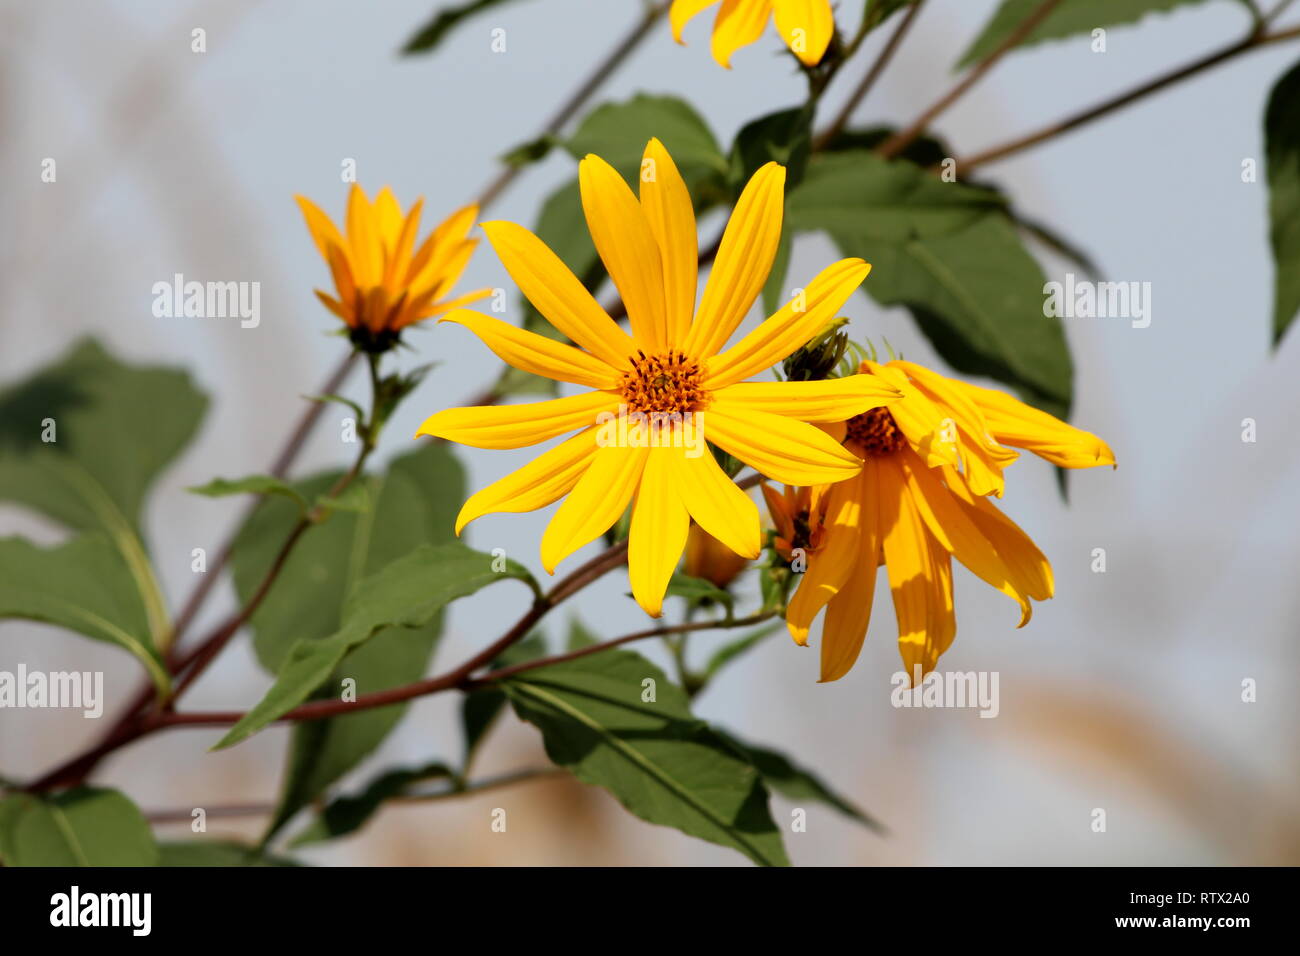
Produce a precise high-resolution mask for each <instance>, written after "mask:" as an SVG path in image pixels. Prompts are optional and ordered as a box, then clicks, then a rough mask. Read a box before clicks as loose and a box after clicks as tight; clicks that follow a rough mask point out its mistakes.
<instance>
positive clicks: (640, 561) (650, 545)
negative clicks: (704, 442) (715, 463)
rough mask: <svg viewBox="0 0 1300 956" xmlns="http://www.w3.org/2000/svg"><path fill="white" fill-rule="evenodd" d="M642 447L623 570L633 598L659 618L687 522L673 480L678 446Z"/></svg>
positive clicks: (687, 519)
mask: <svg viewBox="0 0 1300 956" xmlns="http://www.w3.org/2000/svg"><path fill="white" fill-rule="evenodd" d="M648 451H649V454H648V455H647V457H646V462H645V472H644V473H643V474H642V475H641V482H640V485H639V486H638V488H637V493H636V503H635V504H634V505H633V506H632V525H631V527H630V528H629V529H628V541H627V572H628V577H629V579H630V580H631V582H632V596H633V597H634V598H636V603H637V604H640V605H641V608H642V610H644V611H645V612H646V613H647V614H649V615H650V616H651V617H659V616H660V615H661V614H663V603H664V592H665V591H666V590H667V589H668V581H669V579H671V578H672V576H673V570H674V569H675V568H676V567H677V562H678V561H680V560H681V557H682V549H684V548H685V547H686V535H687V532H688V531H689V529H690V524H691V522H690V517H689V516H688V515H687V512H686V505H685V504H683V502H682V495H681V494H679V493H678V487H679V486H678V485H677V484H676V481H675V472H676V466H675V462H676V461H677V460H678V459H681V458H682V450H681V449H680V448H651V449H648ZM706 454H707V453H706Z"/></svg>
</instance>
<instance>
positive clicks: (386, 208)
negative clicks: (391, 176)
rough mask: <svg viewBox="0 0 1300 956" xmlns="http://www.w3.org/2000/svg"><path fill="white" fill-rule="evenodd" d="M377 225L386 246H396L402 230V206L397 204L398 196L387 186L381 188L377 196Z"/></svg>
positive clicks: (389, 247)
mask: <svg viewBox="0 0 1300 956" xmlns="http://www.w3.org/2000/svg"><path fill="white" fill-rule="evenodd" d="M375 225H376V227H377V231H378V233H379V241H380V242H381V243H382V245H383V246H384V248H386V249H393V248H395V247H396V246H397V237H398V236H399V235H400V234H401V232H402V207H401V206H399V205H398V204H397V197H396V196H394V195H393V191H392V190H391V189H389V188H388V187H387V186H385V187H384V188H383V189H381V190H379V195H378V196H376V197H375Z"/></svg>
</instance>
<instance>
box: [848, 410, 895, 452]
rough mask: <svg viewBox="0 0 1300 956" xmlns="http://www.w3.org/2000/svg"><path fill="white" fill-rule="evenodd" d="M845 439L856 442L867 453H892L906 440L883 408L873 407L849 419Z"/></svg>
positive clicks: (891, 416)
mask: <svg viewBox="0 0 1300 956" xmlns="http://www.w3.org/2000/svg"><path fill="white" fill-rule="evenodd" d="M844 437H845V439H846V440H847V441H854V442H857V443H858V444H859V445H861V446H862V449H863V451H865V452H866V453H867V454H868V455H892V454H893V453H894V452H896V451H898V450H899V449H900V448H902V447H903V445H904V443H905V442H906V441H907V439H906V438H904V437H903V433H902V432H901V431H899V429H898V425H897V424H896V423H895V422H894V416H893V415H891V414H889V412H888V411H887V410H886V409H884V408H873V409H871V410H870V411H866V412H863V413H862V414H861V415H855V416H854V417H853V418H850V419H849V423H848V429H847V433H846V434H845V436H844Z"/></svg>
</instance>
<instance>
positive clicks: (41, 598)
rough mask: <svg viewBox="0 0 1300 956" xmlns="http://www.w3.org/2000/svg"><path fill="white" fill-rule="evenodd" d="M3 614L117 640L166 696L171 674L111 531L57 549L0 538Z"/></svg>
mask: <svg viewBox="0 0 1300 956" xmlns="http://www.w3.org/2000/svg"><path fill="white" fill-rule="evenodd" d="M0 618H20V619H23V620H28V621H43V622H45V623H47V624H57V625H59V626H61V627H66V628H70V629H72V630H74V631H76V632H77V633H79V634H84V635H86V636H87V637H91V638H94V639H95V640H97V641H107V642H108V643H110V644H116V645H118V646H119V647H122V648H124V649H125V650H127V651H128V652H130V653H131V654H132V655H134V656H135V657H136V658H137V659H138V660H139V661H140V663H142V664H143V665H144V667H145V669H146V670H147V671H148V672H149V677H150V679H151V680H152V681H153V682H154V685H155V686H156V687H157V688H158V690H159V692H160V693H161V694H163V695H164V696H166V694H167V693H169V690H170V687H171V678H170V677H169V675H168V673H167V669H166V668H165V667H164V666H163V663H162V659H161V657H160V655H159V654H158V651H157V649H156V648H155V647H154V645H153V642H152V641H151V640H150V638H149V622H148V619H147V616H146V613H145V607H144V603H143V602H142V601H141V599H140V594H139V592H138V591H137V590H136V589H135V587H134V586H133V582H132V578H131V571H130V569H129V568H128V567H127V566H126V563H125V562H124V561H123V559H122V555H121V553H120V552H119V551H118V550H117V549H116V548H114V547H113V545H112V543H111V542H110V541H109V539H108V537H107V535H103V534H98V533H96V534H86V535H82V536H80V537H77V538H73V539H72V540H71V541H69V542H67V543H65V544H61V545H58V546H56V547H52V548H39V547H37V546H36V545H34V544H32V543H31V542H29V541H26V540H24V539H23V538H0Z"/></svg>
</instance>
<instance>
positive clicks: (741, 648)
mask: <svg viewBox="0 0 1300 956" xmlns="http://www.w3.org/2000/svg"><path fill="white" fill-rule="evenodd" d="M783 626H784V625H783V622H781V621H773V622H771V623H770V624H764V625H762V626H761V627H757V628H755V629H754V630H752V631H750V632H749V633H748V634H745V635H743V636H742V637H738V638H737V639H736V640H734V641H728V642H727V643H726V644H723V645H722V646H721V647H719V648H718V649H717V650H716V651H714V652H713V656H712V657H710V658H709V662H708V664H706V665H705V667H704V679H705V680H706V681H708V680H711V679H712V678H714V677H716V676H717V674H718V672H719V671H721V670H722V669H723V668H724V667H726V666H727V665H728V664H730V663H731V662H732V661H734V660H735V659H736V658H738V657H740V656H742V655H743V654H745V653H747V652H749V651H751V650H753V649H754V648H755V647H757V646H758V645H759V644H760V643H762V642H763V641H764V640H765V639H766V638H768V637H770V636H771V635H773V634H775V633H776V632H777V631H778V630H780V629H781V628H782V627H783Z"/></svg>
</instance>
